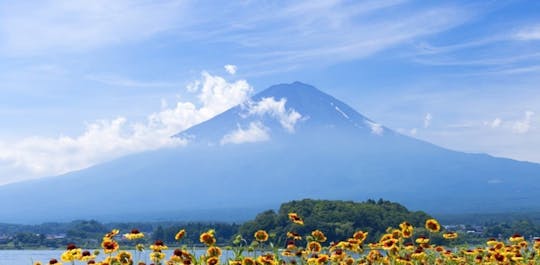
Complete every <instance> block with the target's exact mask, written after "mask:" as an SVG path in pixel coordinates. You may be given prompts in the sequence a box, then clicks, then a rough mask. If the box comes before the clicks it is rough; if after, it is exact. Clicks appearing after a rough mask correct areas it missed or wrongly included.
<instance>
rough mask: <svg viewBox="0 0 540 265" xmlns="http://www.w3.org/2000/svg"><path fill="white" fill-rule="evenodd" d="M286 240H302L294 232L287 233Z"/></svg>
mask: <svg viewBox="0 0 540 265" xmlns="http://www.w3.org/2000/svg"><path fill="white" fill-rule="evenodd" d="M287 238H292V239H293V240H302V236H301V235H300V234H298V233H295V232H287Z"/></svg>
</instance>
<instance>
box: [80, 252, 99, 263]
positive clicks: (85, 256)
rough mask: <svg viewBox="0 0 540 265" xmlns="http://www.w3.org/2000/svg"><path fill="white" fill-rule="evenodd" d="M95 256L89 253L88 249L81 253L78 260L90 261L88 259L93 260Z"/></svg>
mask: <svg viewBox="0 0 540 265" xmlns="http://www.w3.org/2000/svg"><path fill="white" fill-rule="evenodd" d="M95 258H96V255H92V253H90V251H88V250H85V251H83V252H82V253H81V258H80V260H81V261H90V260H93V259H95Z"/></svg>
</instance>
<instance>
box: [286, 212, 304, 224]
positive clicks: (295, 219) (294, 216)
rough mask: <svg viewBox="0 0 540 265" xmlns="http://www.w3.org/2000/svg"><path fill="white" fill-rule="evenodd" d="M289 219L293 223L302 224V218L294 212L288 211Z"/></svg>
mask: <svg viewBox="0 0 540 265" xmlns="http://www.w3.org/2000/svg"><path fill="white" fill-rule="evenodd" d="M289 220H291V221H292V222H293V223H295V224H299V225H304V220H302V218H300V216H298V214H296V213H289Z"/></svg>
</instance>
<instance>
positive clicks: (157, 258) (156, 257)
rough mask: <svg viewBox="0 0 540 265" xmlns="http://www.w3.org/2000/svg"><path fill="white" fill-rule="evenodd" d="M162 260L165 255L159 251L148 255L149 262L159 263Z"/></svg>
mask: <svg viewBox="0 0 540 265" xmlns="http://www.w3.org/2000/svg"><path fill="white" fill-rule="evenodd" d="M163 259H165V253H163V252H161V251H160V250H157V251H153V252H152V253H150V260H151V261H153V262H155V263H161V261H162V260H163Z"/></svg>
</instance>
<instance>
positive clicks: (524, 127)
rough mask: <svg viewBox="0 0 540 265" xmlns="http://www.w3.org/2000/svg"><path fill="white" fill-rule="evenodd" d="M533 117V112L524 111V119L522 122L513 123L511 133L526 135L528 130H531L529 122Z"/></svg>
mask: <svg viewBox="0 0 540 265" xmlns="http://www.w3.org/2000/svg"><path fill="white" fill-rule="evenodd" d="M533 115H534V112H532V111H526V112H525V117H524V118H523V119H522V120H518V121H516V122H514V126H513V127H512V131H513V132H515V133H527V132H528V131H529V129H530V128H531V120H532V116H533Z"/></svg>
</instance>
